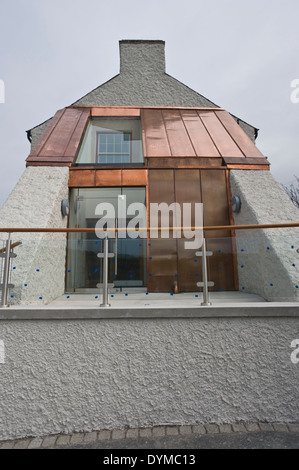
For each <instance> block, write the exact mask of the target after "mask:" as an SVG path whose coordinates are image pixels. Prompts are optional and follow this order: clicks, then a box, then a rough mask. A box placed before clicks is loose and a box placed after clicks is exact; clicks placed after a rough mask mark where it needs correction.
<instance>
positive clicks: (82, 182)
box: [69, 169, 96, 188]
mask: <svg viewBox="0 0 299 470" xmlns="http://www.w3.org/2000/svg"><path fill="white" fill-rule="evenodd" d="M95 173H96V172H95V170H75V171H74V170H72V169H70V173H69V187H70V188H86V187H88V188H92V187H94V186H95V185H96V182H95Z"/></svg>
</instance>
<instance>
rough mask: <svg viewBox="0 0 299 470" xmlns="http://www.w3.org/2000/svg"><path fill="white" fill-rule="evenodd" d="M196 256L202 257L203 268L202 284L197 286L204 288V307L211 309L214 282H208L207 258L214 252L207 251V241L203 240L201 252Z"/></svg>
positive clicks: (199, 283)
mask: <svg viewBox="0 0 299 470" xmlns="http://www.w3.org/2000/svg"><path fill="white" fill-rule="evenodd" d="M195 254H196V256H201V266H202V282H198V283H197V286H198V287H202V288H203V302H202V303H201V305H202V306H205V307H209V306H210V305H212V303H211V302H210V294H209V287H213V286H214V282H212V281H210V282H209V281H208V266H207V256H212V255H213V252H212V251H207V249H206V239H205V238H203V241H202V247H201V251H198V252H197V253H195Z"/></svg>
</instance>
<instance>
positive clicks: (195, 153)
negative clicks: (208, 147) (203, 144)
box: [179, 109, 198, 157]
mask: <svg viewBox="0 0 299 470" xmlns="http://www.w3.org/2000/svg"><path fill="white" fill-rule="evenodd" d="M179 114H180V116H181V121H182V123H183V125H184V128H185V131H186V133H187V136H188V137H189V140H190V142H191V145H192V148H193V150H194V155H195V157H198V155H197V152H196V150H195V147H194V145H193V142H192V139H191V136H190V134H189V132H188V129H187V126H186V124H185V121H184V119H183V116H182V113H181V110H180V109H179Z"/></svg>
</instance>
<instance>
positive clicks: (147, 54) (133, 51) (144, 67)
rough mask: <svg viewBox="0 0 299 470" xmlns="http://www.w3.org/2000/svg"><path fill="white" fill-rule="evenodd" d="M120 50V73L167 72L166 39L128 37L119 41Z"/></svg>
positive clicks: (154, 73)
mask: <svg viewBox="0 0 299 470" xmlns="http://www.w3.org/2000/svg"><path fill="white" fill-rule="evenodd" d="M119 51H120V73H123V74H125V73H130V74H134V75H135V74H139V73H142V74H144V73H146V74H152V75H157V74H164V73H165V41H159V40H155V41H150V40H138V39H136V40H135V39H126V40H122V41H119Z"/></svg>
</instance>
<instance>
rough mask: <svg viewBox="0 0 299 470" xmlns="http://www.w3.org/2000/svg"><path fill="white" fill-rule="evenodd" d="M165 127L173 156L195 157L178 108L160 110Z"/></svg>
mask: <svg viewBox="0 0 299 470" xmlns="http://www.w3.org/2000/svg"><path fill="white" fill-rule="evenodd" d="M162 115H163V119H164V123H165V129H166V133H167V137H168V141H169V146H170V149H171V155H172V156H173V157H195V156H196V154H195V151H194V148H193V146H192V143H191V140H190V138H189V135H188V133H187V131H186V128H185V126H184V122H183V120H182V116H181V114H180V111H178V110H162Z"/></svg>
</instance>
